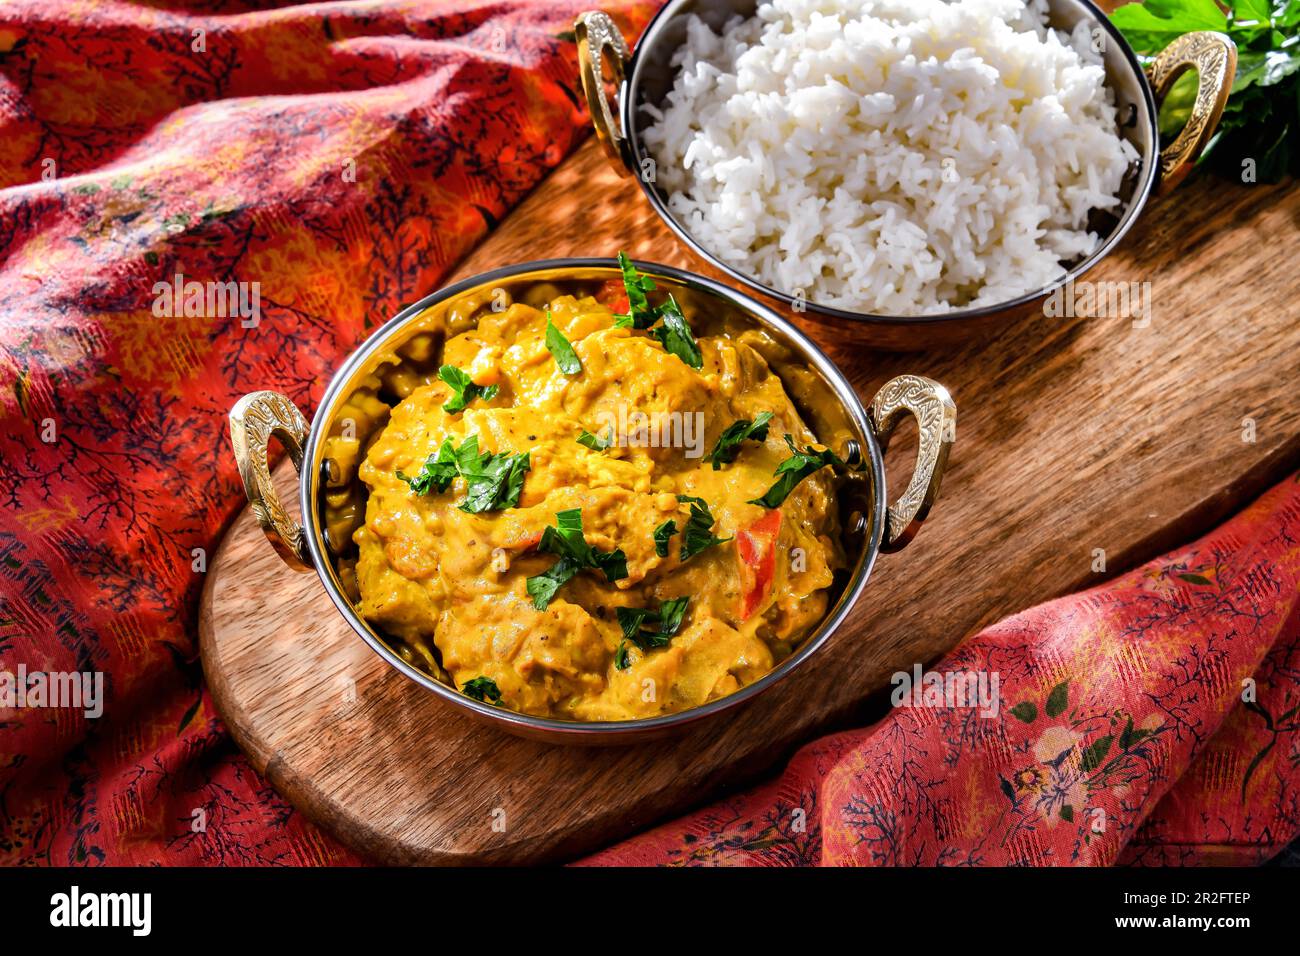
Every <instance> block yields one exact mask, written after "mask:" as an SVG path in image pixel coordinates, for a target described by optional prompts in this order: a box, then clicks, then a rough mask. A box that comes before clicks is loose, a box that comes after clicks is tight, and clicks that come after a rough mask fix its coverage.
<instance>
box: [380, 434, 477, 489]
mask: <svg viewBox="0 0 1300 956" xmlns="http://www.w3.org/2000/svg"><path fill="white" fill-rule="evenodd" d="M471 443H472V444H471ZM471 447H472V449H473V451H472V452H471V454H473V455H474V456H476V457H477V455H478V436H477V435H471V436H470V437H469V438H467V439H466V440H465V444H464V445H462V446H461V448H462V450H463V449H466V448H471ZM457 474H459V469H458V467H457V464H456V450H455V447H454V446H453V445H452V441H451V439H450V438H445V439H443V442H442V447H441V448H439V449H438V453H437V454H436V455H430V456H429V457H428V458H427V459H426V460H425V462H424V467H423V468H421V469H420V473H419V474H418V475H416V476H415V477H414V478H409V477H407V476H406V475H404V474H402V472H401V471H400V470H399V471H398V472H397V477H398V478H400V479H401V480H402V481H404V482H406V483H407V484H408V485H410V486H411V493H412V494H417V495H427V494H428V493H429V491H430V489H434V490H437V491H439V492H442V491H446V490H447V489H448V488H449V487H450V486H451V483H452V480H453V479H454V478H455V477H456V475H457Z"/></svg>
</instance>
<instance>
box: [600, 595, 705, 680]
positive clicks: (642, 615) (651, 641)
mask: <svg viewBox="0 0 1300 956" xmlns="http://www.w3.org/2000/svg"><path fill="white" fill-rule="evenodd" d="M690 600H691V599H690V598H689V597H679V598H673V599H672V600H669V601H664V602H663V603H662V604H660V605H659V610H657V611H653V610H651V609H650V608H648V607H618V608H615V609H614V614H615V615H616V616H617V617H618V626H619V627H621V628H622V629H623V643H620V644H619V646H618V650H617V651H616V652H615V653H614V666H615V667H617V668H618V669H619V670H625V669H626V668H627V666H628V660H627V646H626V642H627V641H631V642H632V643H633V644H635V645H636V646H637V647H639V648H641V650H643V651H649V650H654V649H655V648H656V647H667V646H668V643H669V641H670V640H671V639H672V636H673V635H674V634H676V633H677V632H678V631H680V630H681V628H682V619H683V618H684V617H685V616H686V606H687V604H689V603H690ZM647 624H657V625H658V626H657V627H655V628H652V629H650V630H646V629H645V627H646V625H647Z"/></svg>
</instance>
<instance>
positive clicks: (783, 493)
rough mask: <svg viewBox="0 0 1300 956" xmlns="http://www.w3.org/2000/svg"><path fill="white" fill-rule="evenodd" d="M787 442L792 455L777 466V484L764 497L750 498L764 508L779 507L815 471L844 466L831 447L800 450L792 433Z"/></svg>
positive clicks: (810, 447)
mask: <svg viewBox="0 0 1300 956" xmlns="http://www.w3.org/2000/svg"><path fill="white" fill-rule="evenodd" d="M785 443H786V444H787V445H789V446H790V457H789V458H787V459H786V460H785V461H783V462H781V464H779V465H777V466H776V471H775V472H774V474H775V475H776V476H777V482H776V484H774V485H773V486H772V487H771V488H769V489H767V492H766V493H765V494H764V495H763V497H761V498H752V499H750V501H749V503H750V504H752V505H762V506H763V507H764V508H779V507H781V503H782V502H783V501H785V499H786V497H787V496H788V495H789V494H790V492H792V491H793V490H794V486H795V485H797V484H799V482H801V481H803V480H804V479H805V478H807V477H808V476H809V475H811V474H812V473H813V472H815V471H817V470H818V469H821V468H825V467H826V466H827V465H839V466H841V467H843V466H844V462H842V461H840V459H839V456H838V455H836V454H835V452H833V451H831V450H829V449H827V450H826V451H817V450H816V449H815V448H813V447H812V446H811V445H809V446H808V447H807V448H805V449H804V450H803V451H800V450H799V448H798V446H796V445H795V443H794V438H793V437H791V436H790V435H786V436H785Z"/></svg>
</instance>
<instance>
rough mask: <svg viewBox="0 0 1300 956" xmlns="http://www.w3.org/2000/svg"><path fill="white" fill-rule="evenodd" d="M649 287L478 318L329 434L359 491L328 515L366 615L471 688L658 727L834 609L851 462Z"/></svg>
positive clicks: (749, 357) (543, 711)
mask: <svg viewBox="0 0 1300 956" xmlns="http://www.w3.org/2000/svg"><path fill="white" fill-rule="evenodd" d="M653 288H654V286H653V283H652V282H651V281H650V280H648V279H646V278H645V277H642V276H639V275H638V274H637V273H636V271H635V269H633V268H632V267H631V265H630V263H627V262H626V260H624V279H623V281H622V282H611V283H607V284H605V285H604V286H599V287H595V288H592V289H589V290H586V291H582V290H578V291H573V292H567V293H565V292H562V291H561V290H559V289H558V288H556V287H555V286H552V285H549V284H548V285H545V286H544V287H539V288H535V289H533V290H531V292H529V293H527V294H522V295H516V296H513V297H511V301H509V302H508V303H506V302H502V301H499V300H498V301H496V302H494V303H492V304H491V305H489V304H487V303H484V304H483V305H482V307H481V308H479V309H478V310H477V311H476V313H475V315H474V318H473V321H472V323H470V324H468V325H467V327H465V328H464V329H463V330H462V331H459V332H456V333H455V334H450V333H449V334H448V335H447V336H446V337H445V340H444V341H441V342H440V343H437V345H440V346H441V348H440V349H439V348H437V347H436V346H435V344H433V343H426V344H425V346H424V352H426V353H428V354H420V355H418V356H416V359H418V360H422V361H423V362H424V369H425V370H424V371H423V372H420V371H418V369H419V367H420V362H419V361H416V362H415V363H414V366H413V367H414V368H416V369H417V370H416V371H410V368H411V367H412V366H411V363H409V362H408V363H407V366H406V369H407V370H406V371H404V372H403V373H401V374H404V375H406V379H405V381H403V382H401V383H400V387H399V388H398V389H397V391H398V394H399V395H400V396H401V398H400V400H399V401H396V402H395V403H394V404H393V405H392V406H391V409H390V407H389V405H387V404H385V403H383V402H381V401H380V400H379V398H377V397H376V395H375V394H374V393H371V394H369V395H366V394H362V395H361V396H360V397H355V398H354V399H353V403H354V409H353V410H354V413H355V414H356V415H357V416H358V417H359V418H366V416H369V423H370V427H369V428H368V429H366V428H363V429H362V430H361V433H362V435H361V437H360V438H358V437H357V436H356V435H347V434H339V433H336V434H335V435H333V436H332V437H331V438H330V439H329V444H328V445H327V455H328V456H329V457H330V458H331V459H333V460H334V462H335V467H336V468H338V469H341V470H342V471H343V472H345V473H346V474H348V475H355V476H356V478H357V479H359V482H360V485H361V486H363V487H364V490H363V491H362V492H361V494H360V495H359V496H358V495H357V494H356V493H355V492H337V493H336V500H335V504H336V505H337V506H338V508H342V509H343V510H344V511H348V512H349V513H350V514H351V515H352V518H353V520H352V522H351V524H347V523H346V522H344V524H343V526H344V527H345V532H344V533H350V537H351V543H352V544H353V545H354V548H352V549H351V550H352V557H351V558H349V559H348V561H347V562H345V567H344V569H343V572H342V577H343V578H344V582H345V586H346V588H347V589H348V590H349V591H350V592H351V593H352V596H353V598H354V601H355V604H356V606H357V609H358V611H359V613H360V614H361V615H362V616H363V617H364V618H365V619H366V620H368V621H369V622H371V624H373V625H374V626H376V627H377V628H379V629H380V630H382V631H383V632H385V633H387V634H389V635H391V636H392V637H394V638H396V639H397V640H398V641H399V642H400V644H401V646H402V648H403V656H404V657H406V658H407V659H408V660H410V661H412V662H413V663H415V664H416V665H417V666H420V667H421V668H423V669H425V670H427V671H429V672H430V673H434V674H436V675H437V676H439V677H440V678H441V679H443V680H444V681H447V682H449V683H450V684H452V685H453V686H454V687H456V688H457V689H458V690H460V691H461V692H463V693H466V694H468V695H470V696H472V697H475V698H477V699H479V700H484V701H487V702H489V703H493V704H498V705H500V706H503V707H509V708H512V709H514V710H517V711H520V712H523V713H527V714H534V715H540V716H545V717H555V718H562V719H570V720H584V721H613V720H630V719H636V718H645V717H653V716H658V715H662V714H666V713H671V712H674V711H680V710H685V709H688V708H691V707H695V706H698V705H700V704H703V703H706V702H707V701H710V700H714V699H716V698H719V697H722V696H725V695H727V694H730V693H732V692H734V691H736V690H738V689H739V688H741V687H744V686H745V685H747V684H751V683H753V682H754V681H756V680H758V679H759V678H761V677H762V676H763V675H764V674H766V673H767V672H768V671H770V670H771V669H772V668H773V667H774V666H776V665H777V664H778V663H779V662H781V661H782V660H783V659H784V658H786V657H788V656H789V655H790V654H791V653H792V652H793V650H794V648H795V647H796V646H797V645H798V644H799V642H800V641H801V639H802V638H803V637H805V636H806V635H807V634H808V633H809V632H810V631H811V630H812V629H813V628H814V627H815V626H816V625H817V624H818V623H819V621H820V620H821V619H822V617H823V616H824V615H825V613H826V609H827V604H828V600H829V598H830V596H831V590H832V580H833V577H834V575H835V573H836V571H837V570H839V569H842V568H843V567H844V564H845V556H844V552H843V550H842V546H841V543H840V527H839V518H838V509H837V507H836V488H837V482H838V480H839V479H838V478H837V474H836V467H837V466H839V465H842V464H843V462H841V461H840V460H839V459H838V458H837V456H836V455H835V454H834V453H833V452H832V451H830V450H829V449H826V448H825V447H824V446H820V445H818V444H817V442H816V438H815V436H814V435H813V434H812V433H811V432H810V431H809V429H808V428H807V427H806V425H805V423H804V422H803V421H802V420H801V418H800V415H799V413H798V412H797V411H796V409H795V406H794V404H793V402H792V401H791V399H790V397H789V396H788V395H787V392H786V388H785V387H784V386H783V383H782V380H781V378H780V377H778V376H777V375H776V374H775V373H774V372H773V371H772V370H771V368H770V367H769V364H768V362H767V360H766V359H765V358H764V356H763V355H762V354H761V352H760V350H759V349H757V348H756V347H755V345H754V344H753V343H752V342H751V341H749V340H747V337H746V334H736V335H732V334H718V335H704V334H701V335H700V336H699V337H698V338H697V337H696V335H695V334H694V331H693V325H694V324H695V323H694V321H693V319H692V316H691V311H692V310H691V309H690V308H689V307H688V308H686V309H683V308H682V307H681V306H680V305H679V304H678V303H677V302H676V300H675V299H673V298H672V297H671V296H669V297H666V298H664V300H663V301H662V302H660V303H659V304H658V305H651V303H650V298H651V296H652V294H653V293H652V290H653ZM655 297H656V298H659V296H655ZM435 352H436V353H437V354H436V357H435V355H434V353H435ZM408 357H409V356H408ZM435 368H436V372H435V371H434V369H435ZM367 431H368V432H369V433H368V434H367ZM335 484H336V486H337V485H339V484H341V483H339V482H336V483H335ZM349 502H350V504H349ZM349 509H350V511H349ZM336 510H337V509H336ZM335 523H336V524H337V522H335ZM336 533H337V532H336Z"/></svg>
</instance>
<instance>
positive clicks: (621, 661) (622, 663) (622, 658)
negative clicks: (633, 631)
mask: <svg viewBox="0 0 1300 956" xmlns="http://www.w3.org/2000/svg"><path fill="white" fill-rule="evenodd" d="M614 666H615V667H616V668H618V669H619V670H621V671H625V670H627V669H628V668H629V667H631V666H632V662H631V661H629V660H628V659H627V641H619V642H618V648H617V649H616V650H615V651H614Z"/></svg>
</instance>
